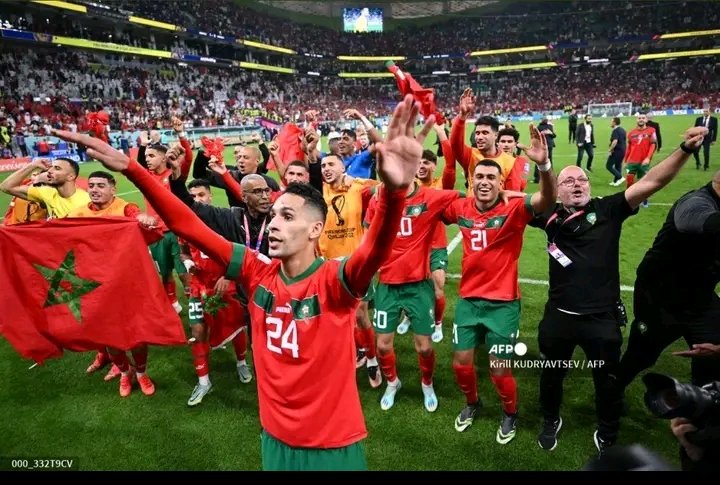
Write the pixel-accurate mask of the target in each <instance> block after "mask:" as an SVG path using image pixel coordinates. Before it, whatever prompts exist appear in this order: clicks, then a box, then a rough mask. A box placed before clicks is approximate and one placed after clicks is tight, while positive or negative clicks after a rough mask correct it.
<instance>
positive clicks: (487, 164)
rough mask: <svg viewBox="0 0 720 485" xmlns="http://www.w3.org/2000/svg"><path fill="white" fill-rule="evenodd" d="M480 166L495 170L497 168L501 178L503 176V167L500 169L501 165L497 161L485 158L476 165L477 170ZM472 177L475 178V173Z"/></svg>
mask: <svg viewBox="0 0 720 485" xmlns="http://www.w3.org/2000/svg"><path fill="white" fill-rule="evenodd" d="M479 166H483V167H495V168H497V171H498V173H499V174H500V176H502V167H500V164H499V163H497V162H496V161H495V160H490V159H489V158H484V159H482V160H480V161H479V162H478V163H477V165H475V168H477V167H479ZM472 175H473V177H474V176H475V174H474V173H473V174H472Z"/></svg>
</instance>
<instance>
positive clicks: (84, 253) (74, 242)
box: [0, 217, 186, 363]
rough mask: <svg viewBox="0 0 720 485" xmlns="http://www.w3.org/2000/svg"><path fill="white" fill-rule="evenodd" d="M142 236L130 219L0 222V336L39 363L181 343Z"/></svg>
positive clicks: (178, 324) (179, 325)
mask: <svg viewBox="0 0 720 485" xmlns="http://www.w3.org/2000/svg"><path fill="white" fill-rule="evenodd" d="M148 237H152V236H148V233H146V232H145V231H143V230H142V229H141V228H140V226H139V224H138V222H137V221H136V220H135V219H130V218H115V217H113V218H101V217H91V218H74V219H54V220H50V221H46V222H38V223H30V224H23V225H16V226H7V227H0V247H1V248H2V251H0V308H2V309H3V316H2V318H0V335H2V336H3V337H5V338H6V339H7V340H8V342H10V344H11V345H12V346H13V347H14V348H15V350H16V351H17V352H18V353H19V354H20V355H22V356H23V357H26V358H29V359H33V360H35V361H36V362H40V363H42V362H43V361H44V360H45V359H48V358H52V357H59V356H61V355H62V353H63V349H66V350H73V351H78V352H83V351H94V350H97V348H98V347H103V346H110V347H115V348H117V349H121V350H130V349H132V348H133V347H136V346H137V345H139V344H143V343H146V344H151V345H182V344H184V343H185V342H186V338H185V332H184V329H183V326H182V322H181V321H180V317H179V316H178V315H177V313H175V311H174V310H173V308H172V306H171V305H170V302H169V301H168V299H167V296H166V295H165V291H164V289H163V287H162V284H161V283H160V278H159V277H158V275H157V272H156V270H155V266H154V264H153V262H152V259H151V258H150V254H149V252H148V247H147V244H148V242H149V241H148V240H146V238H148Z"/></svg>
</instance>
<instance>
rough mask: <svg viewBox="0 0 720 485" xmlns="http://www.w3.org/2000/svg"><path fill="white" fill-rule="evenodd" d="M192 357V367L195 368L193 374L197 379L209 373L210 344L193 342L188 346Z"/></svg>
mask: <svg viewBox="0 0 720 485" xmlns="http://www.w3.org/2000/svg"><path fill="white" fill-rule="evenodd" d="M190 351H191V352H192V355H193V365H194V366H195V374H197V376H198V377H202V376H206V375H208V374H209V373H210V359H209V358H208V357H209V355H210V344H209V343H207V342H195V343H194V344H192V345H191V346H190Z"/></svg>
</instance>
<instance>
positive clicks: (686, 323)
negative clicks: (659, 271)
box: [617, 280, 720, 387]
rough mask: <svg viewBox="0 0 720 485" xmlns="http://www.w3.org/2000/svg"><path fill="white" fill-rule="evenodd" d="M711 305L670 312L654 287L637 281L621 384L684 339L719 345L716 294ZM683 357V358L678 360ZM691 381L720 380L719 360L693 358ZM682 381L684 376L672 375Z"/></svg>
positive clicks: (719, 316)
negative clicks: (633, 317)
mask: <svg viewBox="0 0 720 485" xmlns="http://www.w3.org/2000/svg"><path fill="white" fill-rule="evenodd" d="M711 298H712V299H711V303H710V304H709V305H708V306H706V307H704V308H701V309H698V308H695V307H694V305H691V308H687V309H683V310H681V311H679V310H674V311H669V310H667V309H666V308H664V307H663V304H662V302H663V298H662V296H661V295H659V294H658V291H657V290H655V289H654V288H653V285H650V284H647V283H645V282H643V281H641V280H638V281H636V282H635V298H634V310H635V320H634V321H633V323H632V327H631V329H630V337H629V338H628V345H627V349H626V350H625V354H623V356H622V359H621V361H620V367H619V369H618V376H617V377H618V384H620V385H621V386H622V387H627V385H628V384H630V383H631V382H632V381H633V379H635V377H637V375H638V374H639V373H640V372H642V371H644V370H645V369H648V368H650V367H652V366H653V365H655V362H657V359H658V357H660V354H661V353H662V352H663V350H665V349H666V348H667V347H668V346H669V345H670V344H672V343H673V342H675V341H676V340H678V339H679V338H681V337H682V338H684V339H685V341H686V342H687V344H688V346H692V345H693V344H701V343H711V344H718V343H720V298H718V296H717V295H716V294H714V293H713V295H712V297H711ZM678 358H680V357H678ZM690 372H691V380H692V383H693V384H695V385H704V384H707V383H708V382H712V381H717V380H720V359H717V358H712V357H710V358H708V357H705V358H693V359H692V361H691V363H690ZM673 377H675V378H676V379H678V380H679V381H683V378H682V376H673Z"/></svg>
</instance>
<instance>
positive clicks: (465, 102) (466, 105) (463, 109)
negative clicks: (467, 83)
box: [459, 88, 475, 120]
mask: <svg viewBox="0 0 720 485" xmlns="http://www.w3.org/2000/svg"><path fill="white" fill-rule="evenodd" d="M459 111H460V117H461V118H462V119H464V120H466V119H468V117H469V116H472V115H473V113H475V95H474V94H473V90H472V89H470V88H465V91H463V93H462V96H460V105H459Z"/></svg>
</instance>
